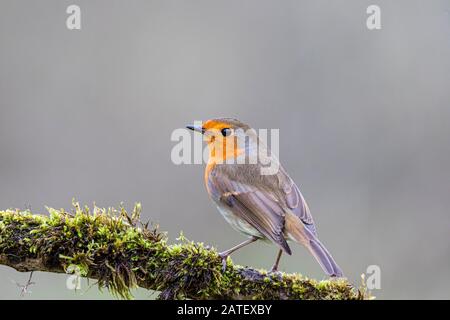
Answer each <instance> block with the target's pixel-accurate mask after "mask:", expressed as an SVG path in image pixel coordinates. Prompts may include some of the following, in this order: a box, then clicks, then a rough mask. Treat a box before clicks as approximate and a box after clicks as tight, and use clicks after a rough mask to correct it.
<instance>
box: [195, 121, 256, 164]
mask: <svg viewBox="0 0 450 320" xmlns="http://www.w3.org/2000/svg"><path fill="white" fill-rule="evenodd" d="M186 127H187V128H188V129H191V130H194V131H197V132H200V133H201V134H203V137H204V141H206V143H207V144H208V147H209V153H210V158H213V159H216V160H226V159H228V158H230V157H234V158H236V157H238V156H239V155H241V154H244V152H245V148H246V145H248V141H252V140H253V139H256V133H255V132H254V130H252V129H251V128H250V126H248V125H247V124H245V123H243V122H241V121H239V120H236V119H232V118H217V119H210V120H207V121H204V122H202V125H201V126H200V125H199V126H194V125H189V126H186ZM246 143H247V144H246Z"/></svg>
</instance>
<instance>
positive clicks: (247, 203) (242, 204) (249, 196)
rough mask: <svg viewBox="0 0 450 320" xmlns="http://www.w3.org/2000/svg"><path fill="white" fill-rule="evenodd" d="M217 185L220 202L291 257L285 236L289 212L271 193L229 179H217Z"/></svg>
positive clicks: (225, 177) (223, 177)
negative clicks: (285, 210)
mask: <svg viewBox="0 0 450 320" xmlns="http://www.w3.org/2000/svg"><path fill="white" fill-rule="evenodd" d="M213 184H214V186H215V188H214V189H215V191H214V192H215V193H217V195H216V197H217V198H218V199H219V201H220V202H222V203H223V204H224V205H225V206H227V207H229V208H230V209H231V210H232V211H233V213H234V214H235V215H237V216H238V217H240V218H241V219H243V220H244V221H246V222H247V223H249V224H250V225H251V226H253V227H254V228H255V229H257V230H258V231H259V232H261V233H262V234H263V235H264V236H266V237H267V238H268V239H270V240H272V241H273V242H275V243H276V244H278V245H279V246H280V247H281V248H282V249H283V250H284V251H285V252H286V253H288V254H291V249H290V248H289V245H288V244H287V242H286V240H285V238H284V234H283V231H284V215H285V212H284V210H283V208H282V206H281V205H280V204H279V202H278V201H277V200H276V199H275V198H274V197H273V196H271V194H270V193H269V192H266V191H264V190H260V189H258V188H256V187H253V186H250V185H248V184H245V183H242V182H238V181H235V180H232V179H230V178H229V177H228V176H226V175H223V176H221V177H220V179H217V178H214V181H213Z"/></svg>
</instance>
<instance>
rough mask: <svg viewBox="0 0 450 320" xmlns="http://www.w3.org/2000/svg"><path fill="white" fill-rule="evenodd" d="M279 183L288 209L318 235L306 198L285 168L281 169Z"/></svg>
mask: <svg viewBox="0 0 450 320" xmlns="http://www.w3.org/2000/svg"><path fill="white" fill-rule="evenodd" d="M278 183H279V187H280V189H281V190H282V193H283V196H284V198H285V200H286V205H287V207H288V208H289V209H291V211H292V212H293V213H294V214H295V215H296V216H297V217H299V218H300V220H301V221H302V222H303V223H304V224H305V225H306V226H307V227H308V229H309V230H311V231H312V232H313V233H314V235H317V232H316V227H315V225H314V220H313V217H312V215H311V212H310V211H309V207H308V204H307V203H306V201H305V198H303V195H302V193H301V192H300V189H299V188H298V187H297V185H296V184H295V182H294V181H293V180H292V179H291V177H289V175H288V174H287V173H286V171H285V170H284V169H283V168H280V171H279V173H278Z"/></svg>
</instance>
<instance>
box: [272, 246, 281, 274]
mask: <svg viewBox="0 0 450 320" xmlns="http://www.w3.org/2000/svg"><path fill="white" fill-rule="evenodd" d="M282 254H283V250H281V249H280V250H279V251H278V255H277V260H275V263H274V264H273V266H272V269H270V272H277V271H278V265H279V264H280V260H281V255H282Z"/></svg>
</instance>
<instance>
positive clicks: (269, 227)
mask: <svg viewBox="0 0 450 320" xmlns="http://www.w3.org/2000/svg"><path fill="white" fill-rule="evenodd" d="M199 123H201V125H200V124H196V125H187V126H186V128H187V129H190V130H193V131H196V132H199V133H200V134H202V135H203V140H204V141H205V142H206V144H207V147H208V161H207V164H206V167H205V174H204V180H205V181H204V182H205V185H206V190H207V192H208V194H209V196H210V198H211V199H212V201H213V202H214V203H215V204H216V206H217V208H218V210H219V212H220V213H221V214H222V216H223V217H224V218H225V220H226V221H227V222H228V223H229V224H230V225H231V226H232V227H233V228H234V229H235V230H237V231H239V232H241V233H243V234H244V235H246V236H247V237H248V239H247V240H246V241H244V242H242V243H240V244H238V245H236V246H234V247H232V248H230V249H228V250H225V251H223V252H220V253H219V256H220V257H221V259H222V268H223V270H226V266H227V259H228V257H229V256H230V255H231V254H232V253H233V252H235V251H237V250H238V249H241V248H243V247H245V246H247V245H249V244H251V243H254V242H255V241H258V240H263V241H266V242H271V243H273V244H275V245H277V246H278V252H277V255H276V260H275V263H274V264H273V266H272V268H271V269H270V272H277V271H278V267H279V263H280V259H281V256H282V254H283V253H286V254H288V255H291V254H292V251H291V248H290V246H289V244H288V241H289V242H291V241H293V242H296V243H298V244H301V245H303V246H304V247H305V248H306V249H307V250H308V251H309V252H310V253H311V254H312V255H313V256H314V258H315V259H316V260H317V262H318V263H319V265H320V266H321V267H322V270H323V271H324V273H325V274H326V275H327V276H329V277H343V276H344V275H343V272H342V270H341V268H340V267H339V266H338V265H337V263H336V262H335V260H334V259H333V257H332V256H331V254H330V253H329V251H328V250H327V249H326V248H325V246H324V245H323V244H322V242H320V240H319V238H318V235H317V230H316V226H315V223H314V220H313V217H312V215H311V212H310V209H309V207H308V205H307V203H306V201H305V199H304V197H303V195H302V193H301V192H300V190H299V188H298V187H297V185H296V184H295V182H294V181H293V180H292V179H291V177H290V176H289V175H288V174H287V172H286V170H285V169H284V168H283V167H282V166H281V164H280V163H279V160H278V158H277V157H276V156H275V155H274V154H272V153H271V152H270V149H269V148H268V147H267V146H266V145H265V144H264V143H263V141H262V140H261V139H260V138H259V137H258V135H257V133H256V130H254V129H252V128H251V127H250V126H249V125H247V124H245V123H243V122H241V121H239V120H237V119H234V118H214V119H210V120H206V121H202V122H199ZM255 159H256V161H255ZM252 160H253V161H252ZM267 163H271V164H275V165H274V167H276V168H277V170H276V171H275V172H270V173H269V174H267V173H265V172H264V173H263V170H262V169H263V167H264V164H267Z"/></svg>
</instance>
